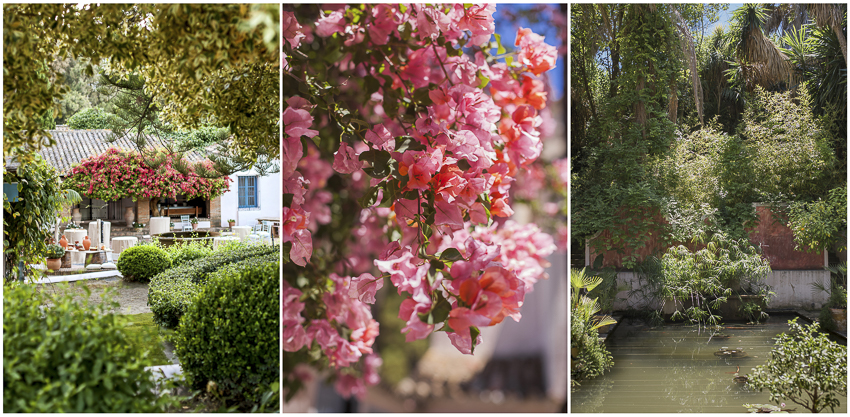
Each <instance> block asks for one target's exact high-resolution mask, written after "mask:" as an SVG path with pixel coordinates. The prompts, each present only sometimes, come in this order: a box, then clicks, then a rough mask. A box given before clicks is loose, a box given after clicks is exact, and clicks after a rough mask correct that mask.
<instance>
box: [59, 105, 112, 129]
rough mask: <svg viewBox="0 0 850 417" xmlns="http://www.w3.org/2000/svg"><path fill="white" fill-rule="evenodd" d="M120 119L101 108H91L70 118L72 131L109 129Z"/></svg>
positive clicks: (69, 124) (69, 125)
mask: <svg viewBox="0 0 850 417" xmlns="http://www.w3.org/2000/svg"><path fill="white" fill-rule="evenodd" d="M117 119H118V117H117V116H115V115H114V114H112V113H108V112H106V111H105V110H103V109H101V108H99V107H89V108H87V109H83V110H81V111H78V112H77V113H75V114H74V115H73V116H71V117H69V118H68V127H69V128H71V129H108V128H109V127H110V126H111V125H112V123H114V121H115V120H117Z"/></svg>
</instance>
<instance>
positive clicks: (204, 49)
mask: <svg viewBox="0 0 850 417" xmlns="http://www.w3.org/2000/svg"><path fill="white" fill-rule="evenodd" d="M279 7H280V6H279V5H276V4H273V5H260V4H255V5H237V4H214V5H210V4H207V5H201V4H180V5H178V4H174V5H164V4H163V5H156V4H139V5H130V6H128V5H119V4H101V5H94V4H92V5H85V6H78V5H72V4H24V5H6V6H4V28H5V30H4V33H3V35H4V46H5V49H4V68H3V70H4V114H5V118H4V139H5V140H4V152H5V153H7V154H23V155H24V157H27V158H28V157H29V155H30V152H31V151H34V150H37V149H39V148H40V147H41V146H43V145H50V144H51V143H52V139H49V140H48V141H47V142H46V143H41V141H42V139H41V138H43V137H45V136H48V138H49V135H47V133H46V132H45V130H44V129H43V128H41V127H40V126H38V124H37V123H35V121H34V119H33V117H32V115H33V114H43V113H44V111H46V110H48V109H52V108H53V107H54V102H55V101H56V100H58V99H61V98H62V96H63V95H64V94H65V93H66V92H67V91H68V87H67V86H65V85H64V84H51V83H49V82H48V80H46V79H44V78H43V77H42V78H39V77H38V76H37V75H36V74H34V73H33V71H32V62H33V61H35V62H51V61H52V60H53V58H52V57H54V56H66V55H70V56H75V57H80V58H88V59H90V60H91V62H101V63H103V65H104V70H105V71H106V72H107V73H110V74H117V73H124V74H132V73H138V74H140V75H141V76H142V77H143V78H144V79H145V80H146V84H145V91H146V92H148V93H149V94H150V95H151V96H153V97H154V98H155V99H156V100H161V101H160V102H159V104H160V106H161V109H162V113H161V117H162V118H163V120H167V121H169V122H171V123H173V124H175V125H177V126H178V127H182V128H190V129H191V128H195V127H197V126H199V125H200V124H201V123H203V122H205V121H206V122H210V123H213V124H214V125H216V126H221V127H228V128H230V131H231V133H232V134H233V135H234V140H233V141H232V142H231V144H232V146H233V147H234V148H235V149H236V150H237V151H238V152H240V153H241V154H242V155H243V156H245V157H246V158H253V159H256V156H257V155H258V154H267V155H277V154H278V153H279V149H280V147H279V141H280V138H279V133H278V132H279V128H278V124H279V117H280V116H279V115H280V102H279V66H280V55H279V54H280V51H279V36H280V35H279V31H280V28H279V26H280V23H279V13H280V12H279ZM102 60H103V61H102ZM85 73H86V74H87V75H88V76H92V75H93V74H94V69H93V67H92V66H90V64H89V66H87V68H86V71H85Z"/></svg>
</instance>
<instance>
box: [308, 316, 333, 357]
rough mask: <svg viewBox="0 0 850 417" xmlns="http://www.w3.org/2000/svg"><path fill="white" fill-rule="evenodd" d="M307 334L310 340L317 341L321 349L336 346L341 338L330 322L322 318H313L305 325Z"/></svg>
mask: <svg viewBox="0 0 850 417" xmlns="http://www.w3.org/2000/svg"><path fill="white" fill-rule="evenodd" d="M307 335H308V336H309V337H310V339H311V340H315V341H316V342H317V343H319V347H321V348H322V350H326V349H328V348H329V347H331V346H336V345H337V344H338V343H339V341H341V340H342V338H341V337H339V333H338V332H337V331H336V329H335V328H334V327H333V326H331V324H330V323H329V322H328V321H327V320H324V319H314V320H311V321H310V325H309V326H307Z"/></svg>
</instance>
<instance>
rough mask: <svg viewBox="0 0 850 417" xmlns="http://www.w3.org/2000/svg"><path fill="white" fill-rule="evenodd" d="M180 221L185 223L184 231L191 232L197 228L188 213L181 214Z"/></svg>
mask: <svg viewBox="0 0 850 417" xmlns="http://www.w3.org/2000/svg"><path fill="white" fill-rule="evenodd" d="M180 222H181V223H183V231H184V232H191V231H192V230H195V229H194V228H193V227H192V223H191V221H190V220H189V215H188V214H187V215H183V216H180Z"/></svg>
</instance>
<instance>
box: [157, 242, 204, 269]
mask: <svg viewBox="0 0 850 417" xmlns="http://www.w3.org/2000/svg"><path fill="white" fill-rule="evenodd" d="M165 251H166V252H168V256H170V257H171V264H172V265H183V264H185V263H186V262H189V261H193V260H195V259H200V258H204V257H207V256H210V255H212V253H213V250H212V248H211V247H209V246H208V245H206V244H205V243H203V242H188V243H182V244H177V245H171V246H169V247H167V248H165Z"/></svg>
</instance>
